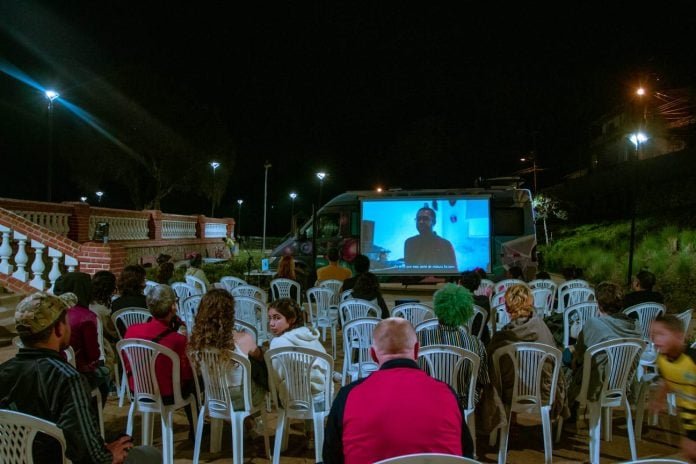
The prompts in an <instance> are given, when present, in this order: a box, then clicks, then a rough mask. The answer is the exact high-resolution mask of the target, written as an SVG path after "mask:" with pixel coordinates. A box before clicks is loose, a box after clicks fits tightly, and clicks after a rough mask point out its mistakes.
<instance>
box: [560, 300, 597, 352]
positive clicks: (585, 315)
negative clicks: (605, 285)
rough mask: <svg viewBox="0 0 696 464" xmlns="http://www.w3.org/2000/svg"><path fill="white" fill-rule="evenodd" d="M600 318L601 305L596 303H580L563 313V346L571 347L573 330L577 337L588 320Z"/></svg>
mask: <svg viewBox="0 0 696 464" xmlns="http://www.w3.org/2000/svg"><path fill="white" fill-rule="evenodd" d="M598 316H599V305H598V304H597V303H595V302H589V303H579V304H576V305H573V306H570V307H569V308H566V309H565V310H564V311H563V346H564V347H565V348H567V347H568V346H570V337H571V329H573V326H575V328H574V329H573V330H572V332H575V334H576V335H575V337H573V338H577V334H579V333H580V331H581V330H582V328H583V327H585V322H587V320H588V319H592V318H593V317H598Z"/></svg>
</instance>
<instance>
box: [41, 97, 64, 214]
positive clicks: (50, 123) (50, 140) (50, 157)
mask: <svg viewBox="0 0 696 464" xmlns="http://www.w3.org/2000/svg"><path fill="white" fill-rule="evenodd" d="M44 95H45V96H46V98H47V99H48V160H47V163H46V168H47V169H48V175H47V176H46V201H51V197H52V194H53V100H55V99H56V98H58V97H60V94H59V93H58V92H56V91H55V90H46V92H45V93H44Z"/></svg>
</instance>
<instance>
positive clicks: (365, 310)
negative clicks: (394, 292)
mask: <svg viewBox="0 0 696 464" xmlns="http://www.w3.org/2000/svg"><path fill="white" fill-rule="evenodd" d="M338 314H339V316H340V317H341V326H342V327H343V326H345V325H346V324H347V323H348V322H350V321H353V320H355V319H359V318H361V317H380V315H381V314H382V310H381V309H380V308H379V306H377V305H376V304H374V303H371V302H369V301H367V300H361V299H359V298H351V299H349V300H345V301H341V303H340V304H339V305H338Z"/></svg>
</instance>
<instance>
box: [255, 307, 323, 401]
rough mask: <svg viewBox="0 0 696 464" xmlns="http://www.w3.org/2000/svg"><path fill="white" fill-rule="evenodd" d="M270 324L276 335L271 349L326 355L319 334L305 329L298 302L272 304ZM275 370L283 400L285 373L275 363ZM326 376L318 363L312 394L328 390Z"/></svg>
mask: <svg viewBox="0 0 696 464" xmlns="http://www.w3.org/2000/svg"><path fill="white" fill-rule="evenodd" d="M268 324H269V327H270V329H271V332H272V333H273V335H274V337H273V339H271V345H270V348H271V349H274V348H282V347H286V346H298V347H300V348H310V349H312V350H316V351H320V352H322V353H326V349H325V348H324V346H323V345H322V344H321V342H320V341H319V332H318V331H317V330H316V329H314V328H312V329H310V328H309V327H305V325H304V318H303V317H302V309H301V308H300V305H298V304H297V302H296V301H294V300H292V299H290V298H280V299H278V300H276V301H274V302H272V303H271V304H270V305H269V306H268ZM273 369H274V370H275V371H276V372H277V373H278V376H279V377H280V379H281V384H280V385H279V390H280V391H279V394H280V397H281V398H283V396H284V394H285V388H284V387H285V385H284V382H283V376H284V373H283V371H282V370H280V369H279V368H278V366H276V365H275V363H274V365H273ZM324 374H325V368H324V367H323V366H322V365H319V364H318V363H317V364H314V366H313V367H312V376H311V384H312V393H313V394H314V395H317V394H318V393H321V392H323V391H324V390H325V389H326V385H325V384H324Z"/></svg>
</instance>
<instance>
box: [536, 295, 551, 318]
mask: <svg viewBox="0 0 696 464" xmlns="http://www.w3.org/2000/svg"><path fill="white" fill-rule="evenodd" d="M553 295H554V293H553V291H552V290H551V289H550V288H535V289H532V297H534V308H535V309H536V310H537V314H539V315H540V316H542V317H545V316H548V315H550V314H551V311H552V310H553Z"/></svg>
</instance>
